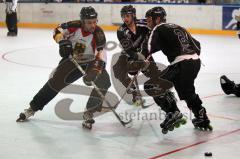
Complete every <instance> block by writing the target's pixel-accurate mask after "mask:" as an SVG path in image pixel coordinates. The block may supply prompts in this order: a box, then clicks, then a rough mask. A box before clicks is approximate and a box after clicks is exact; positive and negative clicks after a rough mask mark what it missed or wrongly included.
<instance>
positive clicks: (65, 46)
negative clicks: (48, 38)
mask: <svg viewBox="0 0 240 159" xmlns="http://www.w3.org/2000/svg"><path fill="white" fill-rule="evenodd" d="M59 54H60V56H61V57H65V58H66V57H68V56H69V55H72V54H73V48H72V43H71V41H69V40H61V41H59Z"/></svg>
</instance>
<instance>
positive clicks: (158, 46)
mask: <svg viewBox="0 0 240 159" xmlns="http://www.w3.org/2000/svg"><path fill="white" fill-rule="evenodd" d="M148 50H149V53H155V52H157V51H160V50H161V51H162V52H163V53H164V54H165V55H166V56H167V58H168V61H169V62H172V61H174V59H175V58H176V57H177V56H180V55H185V54H195V53H197V54H198V55H199V54H200V43H199V42H198V41H197V40H196V39H194V38H193V37H192V36H191V35H190V33H189V32H188V31H187V30H186V29H184V28H183V27H181V26H179V25H176V24H171V23H162V24H159V25H157V26H156V27H155V28H154V29H153V31H152V33H151V35H150V37H149V41H148Z"/></svg>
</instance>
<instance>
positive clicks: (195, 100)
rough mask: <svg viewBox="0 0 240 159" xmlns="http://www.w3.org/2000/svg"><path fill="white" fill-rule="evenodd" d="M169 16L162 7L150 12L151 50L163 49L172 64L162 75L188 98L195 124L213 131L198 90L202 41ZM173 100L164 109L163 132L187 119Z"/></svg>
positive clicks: (148, 22)
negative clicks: (196, 84) (196, 79)
mask: <svg viewBox="0 0 240 159" xmlns="http://www.w3.org/2000/svg"><path fill="white" fill-rule="evenodd" d="M166 16H167V14H166V11H165V10H164V8H162V7H154V8H152V9H150V10H148V11H147V12H146V18H147V24H148V26H149V27H150V28H152V29H153V30H152V32H151V35H150V38H149V41H148V49H149V53H150V54H152V53H155V52H157V51H160V50H161V51H162V52H163V54H164V55H166V56H167V58H168V61H169V62H170V65H169V66H168V68H167V69H166V70H165V71H164V72H163V73H162V75H161V76H160V77H161V78H163V79H166V80H169V81H171V82H172V83H173V84H174V87H175V89H176V91H177V93H178V96H179V98H180V99H181V100H185V101H186V103H187V106H188V108H189V109H190V110H192V112H193V114H194V116H195V118H194V119H192V123H193V125H194V126H195V127H196V128H201V129H205V130H208V129H209V130H212V127H211V126H210V120H209V118H208V116H207V112H206V109H205V108H204V107H203V106H202V101H201V99H200V98H199V96H198V94H196V93H195V86H194V80H195V78H196V77H197V75H198V72H199V70H200V66H201V61H200V58H199V55H200V43H199V42H198V41H197V40H196V39H194V38H193V37H192V36H191V35H190V33H189V32H188V31H186V29H184V28H183V27H181V26H179V25H176V24H171V23H166ZM171 101H172V100H171ZM172 103H174V104H171V105H169V106H168V107H165V108H164V109H163V110H165V111H166V118H165V120H164V121H163V122H162V123H161V124H160V126H161V128H162V132H163V133H167V132H168V130H173V129H174V127H178V126H179V124H180V123H181V122H180V123H179V121H181V119H182V118H183V114H182V113H181V112H180V111H179V109H178V107H177V105H176V102H175V101H172ZM182 122H184V121H182ZM183 124H184V123H183Z"/></svg>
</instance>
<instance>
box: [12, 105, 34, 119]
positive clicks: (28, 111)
mask: <svg viewBox="0 0 240 159" xmlns="http://www.w3.org/2000/svg"><path fill="white" fill-rule="evenodd" d="M35 112H36V111H34V110H32V108H31V107H29V108H28V109H24V112H22V113H20V114H19V118H18V119H17V120H16V122H23V121H26V120H27V119H28V118H29V117H31V116H33V115H34V114H35Z"/></svg>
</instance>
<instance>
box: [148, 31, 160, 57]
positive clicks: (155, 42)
mask: <svg viewBox="0 0 240 159" xmlns="http://www.w3.org/2000/svg"><path fill="white" fill-rule="evenodd" d="M159 38H160V33H159V30H158V28H156V29H154V30H153V31H152V33H151V35H150V37H149V39H148V52H149V54H153V53H155V52H157V51H160V50H161V47H160V43H159Z"/></svg>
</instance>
